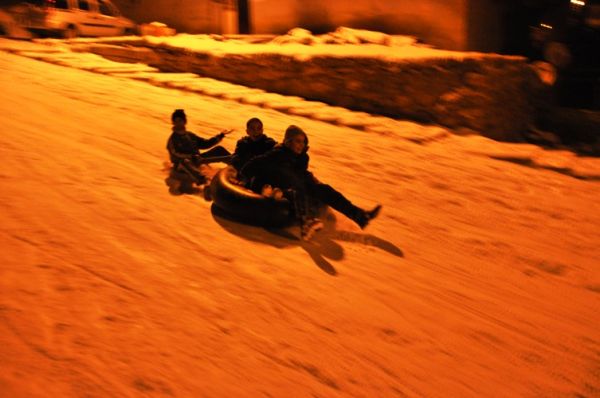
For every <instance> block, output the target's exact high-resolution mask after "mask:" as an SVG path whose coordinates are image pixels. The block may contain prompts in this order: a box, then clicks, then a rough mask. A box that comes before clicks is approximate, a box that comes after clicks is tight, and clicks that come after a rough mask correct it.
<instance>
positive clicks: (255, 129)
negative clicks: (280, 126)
mask: <svg viewBox="0 0 600 398" xmlns="http://www.w3.org/2000/svg"><path fill="white" fill-rule="evenodd" d="M246 134H248V136H250V138H251V139H252V140H257V139H258V137H260V136H261V135H262V134H263V124H262V122H261V120H260V119H259V118H257V117H253V118H252V119H250V120H248V121H247V122H246Z"/></svg>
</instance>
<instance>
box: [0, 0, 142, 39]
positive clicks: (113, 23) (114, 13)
mask: <svg viewBox="0 0 600 398" xmlns="http://www.w3.org/2000/svg"><path fill="white" fill-rule="evenodd" d="M8 12H9V13H10V14H12V16H13V18H14V20H15V21H16V23H18V24H19V25H21V26H22V27H24V28H25V29H28V30H30V31H32V32H34V33H46V34H48V33H50V34H58V35H60V36H62V37H64V38H73V37H77V36H121V35H126V34H134V33H135V32H136V25H135V23H134V22H133V21H131V20H130V19H127V18H125V17H123V16H122V15H121V13H120V12H119V10H118V9H117V7H115V5H114V4H113V3H112V2H111V1H110V0H25V1H21V2H20V3H19V4H16V5H14V6H12V7H9V8H8Z"/></svg>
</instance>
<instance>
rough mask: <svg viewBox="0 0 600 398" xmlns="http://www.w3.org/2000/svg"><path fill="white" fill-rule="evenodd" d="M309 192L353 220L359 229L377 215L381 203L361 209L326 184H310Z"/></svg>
mask: <svg viewBox="0 0 600 398" xmlns="http://www.w3.org/2000/svg"><path fill="white" fill-rule="evenodd" d="M309 194H310V195H313V196H315V197H316V198H317V199H319V200H320V201H322V202H323V203H325V204H327V205H329V206H331V207H333V208H334V209H335V210H337V211H339V212H340V213H342V214H343V215H345V216H346V217H348V218H349V219H351V220H352V221H354V222H355V223H356V224H358V226H359V227H360V228H361V229H364V228H365V227H366V226H367V225H368V224H369V221H371V220H372V219H374V218H375V217H377V215H378V214H379V211H380V210H381V205H377V206H376V207H375V208H374V209H372V210H368V211H367V210H363V209H361V208H360V207H358V206H355V205H354V204H353V203H352V202H350V201H349V200H348V199H347V198H346V197H345V196H344V195H342V194H341V193H340V192H338V191H336V190H335V189H334V188H333V187H332V186H331V185H328V184H321V183H318V184H314V185H312V186H311V187H310V191H309Z"/></svg>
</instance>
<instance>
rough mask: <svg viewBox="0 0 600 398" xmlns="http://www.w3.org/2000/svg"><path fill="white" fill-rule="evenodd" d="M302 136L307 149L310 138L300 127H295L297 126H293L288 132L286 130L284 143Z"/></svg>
mask: <svg viewBox="0 0 600 398" xmlns="http://www.w3.org/2000/svg"><path fill="white" fill-rule="evenodd" d="M300 134H302V135H303V136H304V144H305V145H306V147H307V148H308V136H307V135H306V133H305V132H304V130H302V129H301V128H300V127H298V126H295V125H293V124H292V125H291V126H289V127H288V128H287V129H286V130H285V135H284V136H283V143H284V144H285V143H288V142H289V141H291V140H292V139H293V138H294V137H295V136H297V135H300Z"/></svg>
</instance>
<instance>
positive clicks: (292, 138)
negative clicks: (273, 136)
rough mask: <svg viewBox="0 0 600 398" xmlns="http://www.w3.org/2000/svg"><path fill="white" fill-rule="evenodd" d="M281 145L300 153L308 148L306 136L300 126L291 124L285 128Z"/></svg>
mask: <svg viewBox="0 0 600 398" xmlns="http://www.w3.org/2000/svg"><path fill="white" fill-rule="evenodd" d="M283 145H285V146H286V147H287V148H289V149H291V150H292V152H294V153H296V154H298V155H300V154H301V153H303V152H306V151H307V150H308V136H307V135H306V133H305V132H304V130H302V129H301V128H300V127H298V126H294V125H291V126H289V127H288V128H287V129H286V130H285V136H284V137H283Z"/></svg>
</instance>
